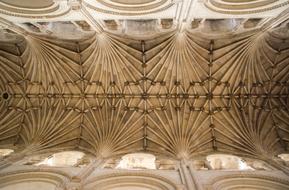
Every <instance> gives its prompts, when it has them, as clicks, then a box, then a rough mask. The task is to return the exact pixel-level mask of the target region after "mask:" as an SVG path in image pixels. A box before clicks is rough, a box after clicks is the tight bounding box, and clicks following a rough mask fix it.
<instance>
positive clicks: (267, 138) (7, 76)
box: [0, 0, 289, 160]
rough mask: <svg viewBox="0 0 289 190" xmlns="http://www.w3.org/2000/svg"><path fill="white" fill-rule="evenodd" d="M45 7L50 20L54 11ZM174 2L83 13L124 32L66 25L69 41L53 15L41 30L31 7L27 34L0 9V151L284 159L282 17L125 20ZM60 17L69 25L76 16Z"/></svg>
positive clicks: (288, 102)
mask: <svg viewBox="0 0 289 190" xmlns="http://www.w3.org/2000/svg"><path fill="white" fill-rule="evenodd" d="M15 2H16V3H17V2H18V1H15ZM45 2H46V4H47V7H46V8H44V9H45V10H47V11H48V12H49V10H50V8H51V11H52V9H54V8H57V6H56V4H55V3H54V4H50V2H52V1H49V0H47V1H45ZM55 2H56V3H59V5H58V6H59V10H58V9H57V10H54V11H56V13H57V14H58V13H59V12H61V11H64V12H63V13H59V14H66V13H65V11H67V10H66V8H65V7H63V6H62V5H61V3H63V2H62V1H55ZM75 2H78V1H72V3H75ZM96 2H97V3H96ZM173 2H174V1H172V2H170V1H148V0H147V1H136V2H135V1H132V2H131V6H128V7H126V6H125V5H123V4H124V1H120V0H119V1H112V0H111V1H108V0H107V1H106V0H104V1H94V2H93V3H95V4H93V3H92V1H83V4H84V5H83V4H82V6H87V7H86V8H87V10H86V12H85V11H84V13H83V12H82V14H86V13H87V11H88V12H89V11H91V12H92V11H99V14H102V12H101V10H99V9H101V7H103V6H105V5H106V6H107V7H109V8H110V9H112V10H118V11H119V15H120V17H121V19H123V20H121V21H120V20H117V19H114V17H113V19H103V20H102V21H99V23H101V24H99V25H98V24H95V23H94V22H92V20H93V19H92V18H90V19H84V21H79V20H78V21H73V25H74V26H78V27H77V28H76V29H72V28H71V26H70V24H71V23H68V22H72V21H61V19H60V20H59V15H57V17H55V18H51V19H54V20H51V21H50V20H46V21H45V22H50V23H46V24H43V22H44V21H43V18H42V17H39V18H37V14H38V13H37V11H38V9H41V8H39V7H38V8H37V7H36V6H37V5H36V4H35V7H36V8H35V7H29V9H31V10H33V11H34V12H33V13H31V14H33V17H31V18H28V16H27V15H29V14H25V15H26V16H27V17H25V18H26V19H27V22H26V23H24V22H22V21H21V19H23V18H22V17H21V14H23V13H15V15H14V17H12V16H11V15H9V14H4V13H3V10H4V8H3V10H2V7H1V6H0V8H1V10H2V15H6V16H2V15H1V16H2V20H1V23H2V32H1V34H0V39H1V44H0V73H1V75H0V94H1V98H0V110H1V111H0V118H1V119H0V147H3V148H12V149H14V150H16V152H20V151H25V152H27V154H40V153H44V152H59V151H62V150H80V151H83V152H85V153H88V154H90V155H93V156H95V157H102V158H110V157H115V156H120V155H124V154H127V153H133V152H149V153H153V154H155V155H160V156H163V157H167V158H171V159H192V158H196V157H199V156H204V155H208V154H212V153H227V154H233V155H239V156H244V157H251V158H256V159H261V160H272V159H273V158H275V157H277V155H278V154H281V153H286V152H288V145H289V112H288V109H289V74H288V73H289V25H288V15H289V13H288V10H285V11H284V12H282V13H281V11H279V12H280V14H276V15H275V16H276V17H272V18H258V19H259V20H258V19H256V18H249V19H248V18H246V19H244V18H241V17H240V15H242V14H244V15H245V14H246V17H248V15H247V13H248V10H246V9H245V8H242V7H238V6H237V5H236V6H233V7H234V10H236V12H234V13H232V15H234V16H232V17H234V18H223V19H221V20H213V19H212V18H208V19H207V18H202V19H200V18H198V19H193V20H190V22H189V24H188V23H185V25H184V24H179V23H178V22H179V21H178V17H176V18H169V19H168V18H165V19H164V18H161V17H160V18H159V20H156V21H154V20H149V21H143V20H141V21H140V19H136V20H128V19H127V18H124V17H127V16H129V14H134V10H131V7H134V6H135V7H138V6H140V7H141V5H142V4H145V5H146V6H147V7H146V8H147V10H145V9H144V10H142V11H143V14H144V15H145V16H147V15H148V14H152V13H146V11H149V10H154V11H155V12H158V11H161V10H158V9H164V8H165V7H166V6H169V5H170V6H175V4H174V3H173ZM224 2H226V3H225V4H226V6H225V5H223V4H224ZM230 2H231V1H230ZM1 3H2V4H5V3H6V2H5V1H1ZM18 3H21V1H19V2H18ZM110 3H111V4H110ZM231 3H232V4H234V3H233V1H232V2H231ZM264 3H266V2H265V1H264ZM267 3H268V2H267ZM283 3H284V6H285V5H286V3H288V1H284V2H283ZM2 4H1V5H2ZM24 4H25V3H24ZM87 4H90V5H89V6H88V5H87ZM92 4H93V5H92ZM98 4H101V6H99V7H98V8H97V9H94V8H91V7H92V6H96V5H98ZM167 4H168V5H167ZM228 4H230V3H228V2H227V1H222V0H219V1H217V0H216V1H215V0H212V1H206V3H205V4H204V7H210V8H209V10H210V11H208V12H207V14H208V15H209V13H211V11H212V9H213V8H212V7H215V12H217V13H218V14H217V13H216V15H217V16H220V15H221V13H222V12H221V11H219V12H220V13H219V12H218V10H226V9H227V8H228ZM277 4H278V3H276V2H275V4H270V3H268V4H264V5H260V4H257V3H256V4H255V5H254V3H251V4H250V6H261V7H263V6H265V7H266V8H268V7H274V6H278V5H277ZM5 5H6V6H8V5H7V4H5ZM73 5H75V4H73ZM76 5H78V4H76ZM17 6H19V5H17ZM23 6H24V7H25V6H26V5H23ZM51 6H52V7H51ZM116 6H120V7H118V8H117V7H116ZM151 6H156V7H151ZM195 6H200V5H199V4H198V5H195ZM216 7H217V8H216ZM34 9H35V10H34ZM60 9H61V10H60ZM74 9H77V6H76V7H74ZM167 9H169V8H167ZM167 9H166V10H167ZM251 9H256V10H260V12H262V11H261V9H258V8H254V7H253V8H252V7H251V8H250V11H252V10H251ZM273 9H274V8H272V10H273ZM9 10H10V11H12V12H13V10H11V9H9ZM136 10H137V9H136ZM5 11H7V10H6V9H5ZM82 11H83V10H82ZM167 11H168V10H167ZM242 11H243V12H242ZM246 11H247V12H246ZM112 12H113V11H112ZM126 13H129V14H126ZM269 13H270V14H272V13H271V12H270V11H269V12H266V14H268V15H270V14H269ZM18 14H20V16H19V15H18ZM47 14H51V13H47ZM69 14H72V16H71V18H72V19H73V18H74V16H73V14H76V13H74V12H73V13H69ZM87 14H89V13H87ZM107 14H112V13H107ZM167 14H169V13H167ZM252 14H258V11H257V12H256V13H252ZM8 15H9V16H8ZM116 15H118V14H116ZM188 15H192V13H190V12H188V13H187V16H188ZM22 16H23V15H22ZM86 16H87V15H86ZM145 16H144V17H145ZM184 16H185V15H184V14H182V13H180V16H179V17H182V18H184ZM10 17H11V18H10ZM18 17H19V18H18ZM51 17H52V16H51ZM226 17H228V16H226ZM48 18H50V17H48ZM85 18H87V17H85ZM17 19H20V21H21V22H20V21H19V20H18V21H17ZM33 19H40V20H41V21H39V22H38V23H37V22H36V21H37V20H34V21H32V20H33ZM57 19H58V20H57ZM250 19H251V20H250ZM254 19H255V20H254ZM188 20H189V19H188ZM94 21H95V20H94ZM41 22H42V23H41ZM119 22H122V23H125V24H122V25H119V24H117V23H119ZM139 22H141V23H139ZM256 22H257V23H258V22H261V24H259V25H258V24H256ZM93 23H94V24H95V25H93ZM115 23H116V26H117V27H118V28H117V29H115ZM143 23H145V24H143ZM246 23H247V25H246ZM41 24H43V25H42V27H41ZM44 26H46V28H45V27H44ZM139 26H140V27H142V26H145V27H144V29H146V30H147V31H141V30H140V29H138V30H137V27H139ZM167 26H169V28H168V29H167V28H166V27H167ZM61 27H65V30H63V31H62V30H61ZM103 27H104V28H103ZM119 27H120V28H119ZM246 27H247V28H246ZM100 28H101V29H100ZM160 28H161V29H160ZM70 29H71V30H70ZM62 32H63V33H62Z"/></svg>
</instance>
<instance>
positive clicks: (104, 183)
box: [84, 172, 178, 190]
mask: <svg viewBox="0 0 289 190" xmlns="http://www.w3.org/2000/svg"><path fill="white" fill-rule="evenodd" d="M96 187H97V190H107V189H115V188H116V187H122V188H126V187H133V188H139V189H153V190H177V189H178V188H177V186H176V185H175V184H174V183H173V182H172V181H170V180H169V179H167V178H164V177H160V176H157V175H153V174H148V173H143V172H141V173H139V172H135V173H131V172H120V173H113V174H107V175H101V176H97V177H95V178H93V179H90V180H88V181H87V182H86V184H85V186H84V190H95V189H96Z"/></svg>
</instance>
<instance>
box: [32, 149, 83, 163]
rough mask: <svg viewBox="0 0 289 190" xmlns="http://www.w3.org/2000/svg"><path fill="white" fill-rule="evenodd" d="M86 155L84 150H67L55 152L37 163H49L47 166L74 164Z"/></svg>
mask: <svg viewBox="0 0 289 190" xmlns="http://www.w3.org/2000/svg"><path fill="white" fill-rule="evenodd" d="M83 156H84V153H83V152H79V151H65V152H59V153H55V154H53V155H52V156H50V157H48V158H46V159H45V160H43V161H42V162H39V163H37V164H35V165H37V166H39V165H47V166H74V165H76V164H77V163H78V162H79V160H80V159H82V158H83Z"/></svg>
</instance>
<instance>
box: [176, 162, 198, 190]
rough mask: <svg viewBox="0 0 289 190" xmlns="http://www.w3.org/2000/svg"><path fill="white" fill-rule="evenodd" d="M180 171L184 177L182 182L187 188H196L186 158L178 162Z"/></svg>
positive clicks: (195, 189)
mask: <svg viewBox="0 0 289 190" xmlns="http://www.w3.org/2000/svg"><path fill="white" fill-rule="evenodd" d="M180 172H181V175H182V176H183V178H184V180H185V181H184V183H185V186H186V189H187V190H198V189H197V186H196V184H195V181H194V178H193V175H192V174H191V171H190V168H189V163H188V161H187V160H181V162H180Z"/></svg>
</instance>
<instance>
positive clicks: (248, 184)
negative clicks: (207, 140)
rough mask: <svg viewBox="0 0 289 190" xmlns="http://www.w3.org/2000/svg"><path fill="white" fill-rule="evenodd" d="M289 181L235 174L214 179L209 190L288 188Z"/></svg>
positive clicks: (273, 189)
mask: <svg viewBox="0 0 289 190" xmlns="http://www.w3.org/2000/svg"><path fill="white" fill-rule="evenodd" d="M288 187H289V181H288V180H285V179H281V178H276V177H273V176H262V175H256V174H254V175H252V174H242V175H241V174H235V175H226V176H222V177H217V178H215V179H213V181H212V182H211V183H210V185H208V186H207V188H206V189H207V190H242V189H247V190H287V189H288Z"/></svg>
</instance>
